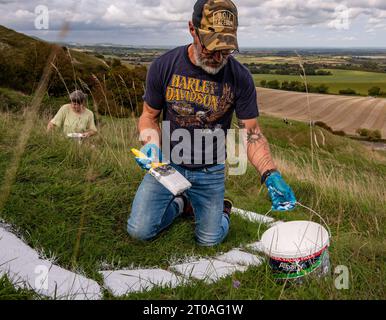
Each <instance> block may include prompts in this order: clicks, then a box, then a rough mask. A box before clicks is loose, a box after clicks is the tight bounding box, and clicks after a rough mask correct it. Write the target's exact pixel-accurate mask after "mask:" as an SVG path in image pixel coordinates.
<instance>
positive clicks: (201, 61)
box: [193, 44, 228, 74]
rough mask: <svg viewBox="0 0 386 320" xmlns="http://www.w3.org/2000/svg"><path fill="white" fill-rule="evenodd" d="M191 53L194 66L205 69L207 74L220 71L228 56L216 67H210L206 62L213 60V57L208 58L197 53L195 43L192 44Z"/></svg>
mask: <svg viewBox="0 0 386 320" xmlns="http://www.w3.org/2000/svg"><path fill="white" fill-rule="evenodd" d="M193 55H194V60H195V61H196V66H198V67H200V68H201V69H203V70H204V71H206V72H207V73H209V74H217V73H219V72H220V70H221V69H222V68H224V66H225V65H226V64H227V62H228V57H226V58H224V57H223V60H222V62H221V64H220V65H219V66H218V67H210V66H208V65H207V63H208V62H213V59H208V58H205V57H203V56H200V54H199V53H198V50H197V48H196V45H195V44H193Z"/></svg>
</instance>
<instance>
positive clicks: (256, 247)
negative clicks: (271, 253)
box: [246, 241, 264, 252]
mask: <svg viewBox="0 0 386 320" xmlns="http://www.w3.org/2000/svg"><path fill="white" fill-rule="evenodd" d="M246 247H247V248H248V249H251V250H253V251H257V252H264V250H263V244H262V243H261V241H256V242H253V243H250V244H248V245H246Z"/></svg>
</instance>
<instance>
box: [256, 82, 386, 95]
mask: <svg viewBox="0 0 386 320" xmlns="http://www.w3.org/2000/svg"><path fill="white" fill-rule="evenodd" d="M260 86H261V87H263V88H268V89H276V90H286V91H298V92H307V89H308V92H311V93H322V94H328V93H329V87H328V86H327V85H325V84H320V85H317V86H315V85H311V84H308V86H307V88H306V85H305V84H304V82H301V81H282V82H280V81H279V80H270V81H267V80H261V81H260ZM339 94H342V95H360V94H359V93H358V92H356V91H355V90H354V89H351V88H347V89H341V90H339ZM368 95H369V96H372V97H386V92H384V91H381V88H379V87H371V88H370V89H369V90H368Z"/></svg>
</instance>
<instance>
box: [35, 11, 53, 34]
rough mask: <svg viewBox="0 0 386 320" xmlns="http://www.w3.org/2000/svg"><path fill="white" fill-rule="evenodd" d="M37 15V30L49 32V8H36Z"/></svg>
mask: <svg viewBox="0 0 386 320" xmlns="http://www.w3.org/2000/svg"><path fill="white" fill-rule="evenodd" d="M35 15H36V17H35V21H34V24H35V28H36V29H38V30H48V28H49V24H50V17H49V12H48V7H47V6H45V5H38V6H36V7H35Z"/></svg>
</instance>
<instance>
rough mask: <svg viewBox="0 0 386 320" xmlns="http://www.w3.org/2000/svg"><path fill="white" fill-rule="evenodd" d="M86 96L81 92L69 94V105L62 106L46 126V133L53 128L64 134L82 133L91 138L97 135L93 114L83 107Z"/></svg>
mask: <svg viewBox="0 0 386 320" xmlns="http://www.w3.org/2000/svg"><path fill="white" fill-rule="evenodd" d="M86 99H87V95H86V94H84V93H83V92H82V91H81V90H76V91H74V92H72V93H71V94H70V101H71V103H69V104H65V105H63V106H62V107H61V108H60V109H59V111H58V112H57V113H56V115H55V117H54V118H53V119H52V120H50V122H49V123H48V125H47V132H49V131H50V130H52V128H54V127H59V128H63V132H64V134H66V135H67V134H69V133H82V134H83V137H85V138H87V137H91V136H93V135H95V134H96V133H97V128H96V126H95V122H94V114H93V113H92V111H91V110H89V109H87V108H86V107H85V103H86Z"/></svg>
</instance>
